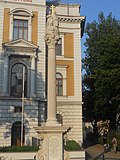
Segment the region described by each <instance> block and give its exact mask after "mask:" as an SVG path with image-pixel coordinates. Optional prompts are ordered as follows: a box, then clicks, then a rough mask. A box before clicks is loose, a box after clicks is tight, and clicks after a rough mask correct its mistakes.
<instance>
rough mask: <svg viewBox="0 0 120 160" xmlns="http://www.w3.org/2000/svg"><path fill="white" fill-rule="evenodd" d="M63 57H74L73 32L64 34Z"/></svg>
mask: <svg viewBox="0 0 120 160" xmlns="http://www.w3.org/2000/svg"><path fill="white" fill-rule="evenodd" d="M64 57H66V58H73V57H74V34H73V33H66V34H65V35H64Z"/></svg>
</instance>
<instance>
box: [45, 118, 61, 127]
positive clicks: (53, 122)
mask: <svg viewBox="0 0 120 160" xmlns="http://www.w3.org/2000/svg"><path fill="white" fill-rule="evenodd" d="M45 126H61V124H60V123H58V121H57V119H56V118H55V119H47V121H46V123H45Z"/></svg>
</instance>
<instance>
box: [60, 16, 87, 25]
mask: <svg viewBox="0 0 120 160" xmlns="http://www.w3.org/2000/svg"><path fill="white" fill-rule="evenodd" d="M58 20H59V22H67V23H80V22H81V21H84V20H85V17H82V16H64V15H62V16H61V15H58Z"/></svg>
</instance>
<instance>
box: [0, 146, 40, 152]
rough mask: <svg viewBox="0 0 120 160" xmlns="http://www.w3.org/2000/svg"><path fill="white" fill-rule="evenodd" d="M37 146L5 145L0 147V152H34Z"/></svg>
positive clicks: (37, 148)
mask: <svg viewBox="0 0 120 160" xmlns="http://www.w3.org/2000/svg"><path fill="white" fill-rule="evenodd" d="M38 150H39V147H38V146H5V147H0V152H36V151H38Z"/></svg>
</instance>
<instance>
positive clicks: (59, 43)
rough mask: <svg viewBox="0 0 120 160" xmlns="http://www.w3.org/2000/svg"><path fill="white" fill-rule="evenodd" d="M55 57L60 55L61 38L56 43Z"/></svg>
mask: <svg viewBox="0 0 120 160" xmlns="http://www.w3.org/2000/svg"><path fill="white" fill-rule="evenodd" d="M56 55H57V56H61V55H62V39H61V38H60V40H59V41H58V43H57V44H56Z"/></svg>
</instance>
